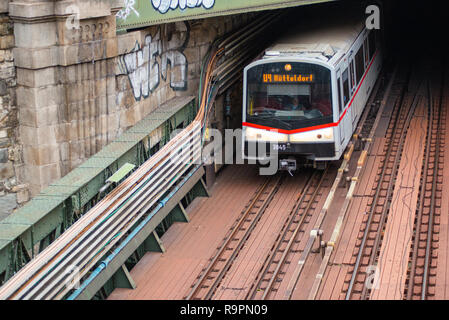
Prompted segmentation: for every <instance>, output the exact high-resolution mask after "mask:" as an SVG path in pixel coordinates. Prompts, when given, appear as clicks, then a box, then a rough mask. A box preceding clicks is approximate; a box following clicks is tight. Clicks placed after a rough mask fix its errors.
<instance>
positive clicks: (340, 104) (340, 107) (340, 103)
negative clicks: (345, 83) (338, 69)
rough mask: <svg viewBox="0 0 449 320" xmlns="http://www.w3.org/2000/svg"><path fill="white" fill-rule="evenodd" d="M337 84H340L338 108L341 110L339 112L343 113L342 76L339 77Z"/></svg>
mask: <svg viewBox="0 0 449 320" xmlns="http://www.w3.org/2000/svg"><path fill="white" fill-rule="evenodd" d="M337 86H338V88H337V91H338V110H339V112H340V114H341V113H342V111H343V106H342V100H341V79H340V78H338V79H337Z"/></svg>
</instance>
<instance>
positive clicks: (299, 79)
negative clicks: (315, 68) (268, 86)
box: [263, 73, 315, 83]
mask: <svg viewBox="0 0 449 320" xmlns="http://www.w3.org/2000/svg"><path fill="white" fill-rule="evenodd" d="M314 80H315V76H314V75H313V74H309V75H302V74H294V75H292V74H271V73H264V74H263V82H264V83H312V82H313V81H314Z"/></svg>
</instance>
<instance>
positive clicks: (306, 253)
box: [284, 71, 396, 300]
mask: <svg viewBox="0 0 449 320" xmlns="http://www.w3.org/2000/svg"><path fill="white" fill-rule="evenodd" d="M395 75H396V71H395V72H394V73H393V77H391V79H390V81H389V83H388V86H387V89H386V95H388V94H387V93H389V92H390V90H391V86H392V84H393V79H394V78H395ZM379 88H380V82H379V81H378V82H377V83H376V85H375V88H374V89H373V92H375V93H376V94H377V92H378V90H379ZM376 94H372V98H370V100H369V101H368V103H367V104H368V105H370V104H372V102H373V99H374V98H375V96H376ZM385 105H386V98H385V99H384V100H383V101H382V103H381V105H380V108H379V110H378V113H377V116H376V120H375V121H374V124H373V128H376V127H377V125H378V123H379V121H380V118H381V116H382V113H383V110H384V109H385ZM370 110H371V108H365V111H364V113H363V115H362V117H361V119H360V122H361V123H362V124H363V123H365V122H366V119H367V118H368V115H369V113H370ZM373 128H372V129H371V134H370V137H369V139H368V143H367V144H366V145H365V150H368V149H369V148H370V144H371V141H372V138H373V136H374V132H375V130H374V129H373ZM362 130H363V125H360V126H358V127H357V130H356V133H355V134H354V136H353V139H351V142H350V143H349V144H348V147H347V152H346V153H345V155H344V157H343V161H342V164H341V166H340V168H339V169H338V174H337V177H336V178H335V180H334V183H333V184H332V187H331V190H330V192H329V195H328V196H327V198H326V201H325V203H324V205H323V208H321V210H320V214H319V216H318V220H317V222H316V223H315V226H314V229H313V230H312V232H311V234H310V237H309V240H308V241H307V244H306V247H305V249H304V251H303V253H302V254H301V257H300V259H299V261H298V264H297V266H296V268H295V270H294V272H293V276H292V278H291V280H290V282H289V284H288V286H287V290H286V291H285V295H284V299H285V300H290V299H291V298H292V295H293V292H294V291H295V289H296V285H297V284H298V281H299V278H300V276H301V274H302V271H303V269H304V265H305V264H306V262H307V259H308V257H309V255H310V253H311V251H312V248H313V244H314V243H315V241H316V238H317V231H319V230H320V229H321V226H322V224H323V222H324V219H325V218H326V216H327V213H328V211H329V208H330V206H331V204H332V202H333V200H334V197H335V194H336V192H337V189H338V186H339V185H340V183H341V181H342V179H343V176H344V174H345V169H346V168H347V167H348V165H349V162H350V161H351V158H352V156H353V153H354V149H355V142H356V141H357V140H358V139H359V136H360V134H361V132H362ZM357 170H359V169H357ZM355 183H356V181H352V183H351V187H350V188H349V191H348V195H349V197H348V196H347V197H346V199H345V202H347V201H350V198H351V195H352V192H353V191H354V189H355ZM337 237H338V232H334V233H333V235H332V239H334V238H335V239H336V238H337ZM331 241H332V240H331ZM335 241H336V240H335ZM331 253H332V248H330V249H329V250H327V249H326V254H325V257H324V260H323V262H322V266H321V267H320V272H319V273H318V274H317V276H316V280H315V282H314V285H313V287H312V293H311V295H309V299H313V297H314V293H313V288H316V290H317V288H318V287H319V286H320V284H321V278H322V276H321V273H324V272H325V270H326V268H327V262H326V263H325V260H326V259H328V256H330V254H331Z"/></svg>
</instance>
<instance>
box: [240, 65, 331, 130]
mask: <svg viewBox="0 0 449 320" xmlns="http://www.w3.org/2000/svg"><path fill="white" fill-rule="evenodd" d="M246 113H247V114H246V121H247V122H249V123H253V124H258V125H262V126H266V127H271V128H278V129H284V130H297V129H303V128H307V127H313V126H319V125H324V124H329V123H332V121H333V117H332V95H331V72H330V70H329V69H327V68H325V67H322V66H319V65H315V64H310V63H299V62H298V63H285V62H281V63H268V64H261V65H257V66H255V67H253V68H251V69H249V70H248V71H247V100H246Z"/></svg>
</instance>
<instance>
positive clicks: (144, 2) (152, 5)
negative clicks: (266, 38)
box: [117, 0, 338, 30]
mask: <svg viewBox="0 0 449 320" xmlns="http://www.w3.org/2000/svg"><path fill="white" fill-rule="evenodd" d="M333 1H338V0H246V1H242V0H209V1H207V3H206V1H204V0H203V1H202V4H201V5H199V6H198V7H193V8H189V7H186V8H184V9H183V10H182V8H181V7H180V6H179V5H176V7H175V8H174V9H171V8H167V6H166V5H164V3H170V1H168V2H167V1H155V0H153V1H152V0H136V1H135V2H133V3H135V4H132V3H131V2H130V3H129V4H128V5H127V7H125V8H124V9H123V10H122V11H121V12H119V14H118V15H117V29H118V30H124V29H131V28H138V27H145V26H151V25H157V24H162V23H168V22H175V21H184V20H191V19H203V18H209V17H217V16H224V15H231V14H239V13H246V12H254V11H262V10H273V9H282V8H289V7H297V6H304V5H310V4H317V3H323V2H333ZM172 2H173V3H178V1H172Z"/></svg>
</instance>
